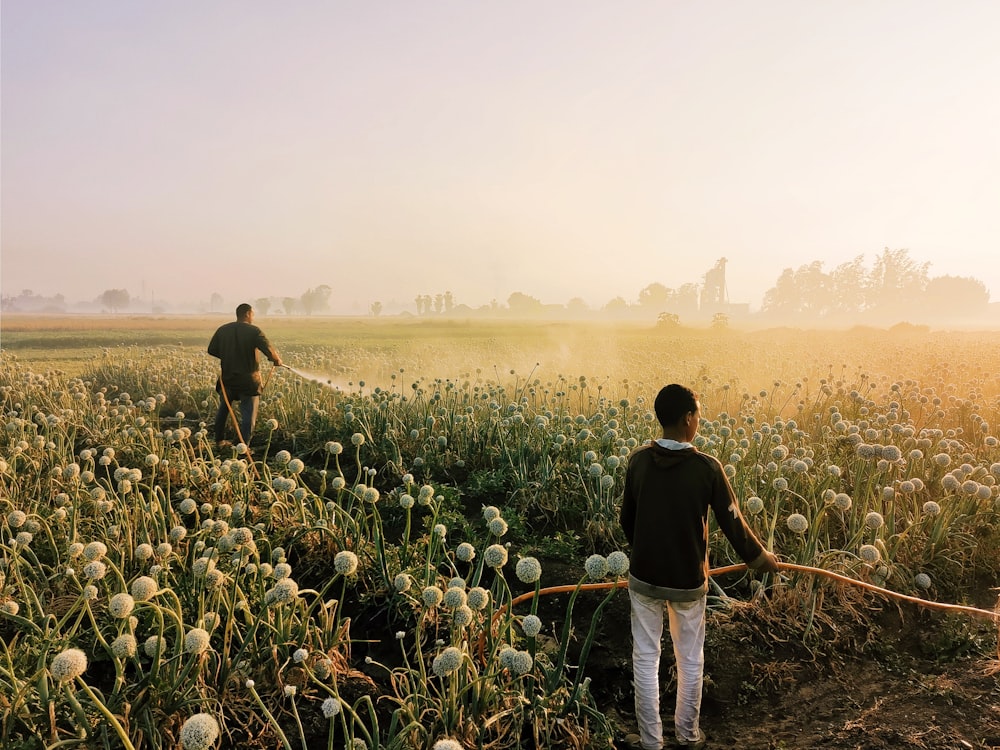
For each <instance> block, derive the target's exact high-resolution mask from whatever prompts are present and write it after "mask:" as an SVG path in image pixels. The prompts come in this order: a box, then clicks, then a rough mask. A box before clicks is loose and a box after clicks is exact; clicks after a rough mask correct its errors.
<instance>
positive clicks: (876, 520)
mask: <svg viewBox="0 0 1000 750" xmlns="http://www.w3.org/2000/svg"><path fill="white" fill-rule="evenodd" d="M884 525H885V519H884V518H882V514H881V513H879V512H877V511H874V510H873V511H870V512H869V513H868V514H867V515H866V516H865V526H867V527H868V528H869V529H880V528H882V526H884Z"/></svg>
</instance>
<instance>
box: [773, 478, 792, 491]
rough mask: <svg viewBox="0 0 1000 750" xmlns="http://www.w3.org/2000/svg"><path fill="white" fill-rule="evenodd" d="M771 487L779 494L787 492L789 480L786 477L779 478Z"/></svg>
mask: <svg viewBox="0 0 1000 750" xmlns="http://www.w3.org/2000/svg"><path fill="white" fill-rule="evenodd" d="M771 486H772V487H774V489H776V490H778V491H779V492H781V491H784V490H787V489H788V480H787V479H785V478H784V477H778V478H777V479H775V480H774V481H773V482H772V483H771Z"/></svg>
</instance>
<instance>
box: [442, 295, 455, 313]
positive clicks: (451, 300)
mask: <svg viewBox="0 0 1000 750" xmlns="http://www.w3.org/2000/svg"><path fill="white" fill-rule="evenodd" d="M454 307H455V297H454V296H453V295H452V293H451V292H445V293H444V311H445V313H450V312H451V311H452V310H453V309H454Z"/></svg>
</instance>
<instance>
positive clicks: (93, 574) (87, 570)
mask: <svg viewBox="0 0 1000 750" xmlns="http://www.w3.org/2000/svg"><path fill="white" fill-rule="evenodd" d="M107 574H108V566H107V565H105V564H104V563H103V562H101V561H100V560H94V561H93V562H89V563H87V564H86V565H84V566H83V575H84V576H85V577H87V578H89V579H91V580H93V581H99V580H100V579H102V578H104V576H106V575H107Z"/></svg>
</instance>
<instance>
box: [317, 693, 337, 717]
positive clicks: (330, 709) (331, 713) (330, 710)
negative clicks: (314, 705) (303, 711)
mask: <svg viewBox="0 0 1000 750" xmlns="http://www.w3.org/2000/svg"><path fill="white" fill-rule="evenodd" d="M321 708H322V710H323V716H324V717H326V718H327V719H332V718H333V717H335V716H336V715H337V714H339V713H340V708H341V707H340V700H338V699H337V698H334V697H333V696H330V697H329V698H327V699H326V700H325V701H323V705H322V706H321Z"/></svg>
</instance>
